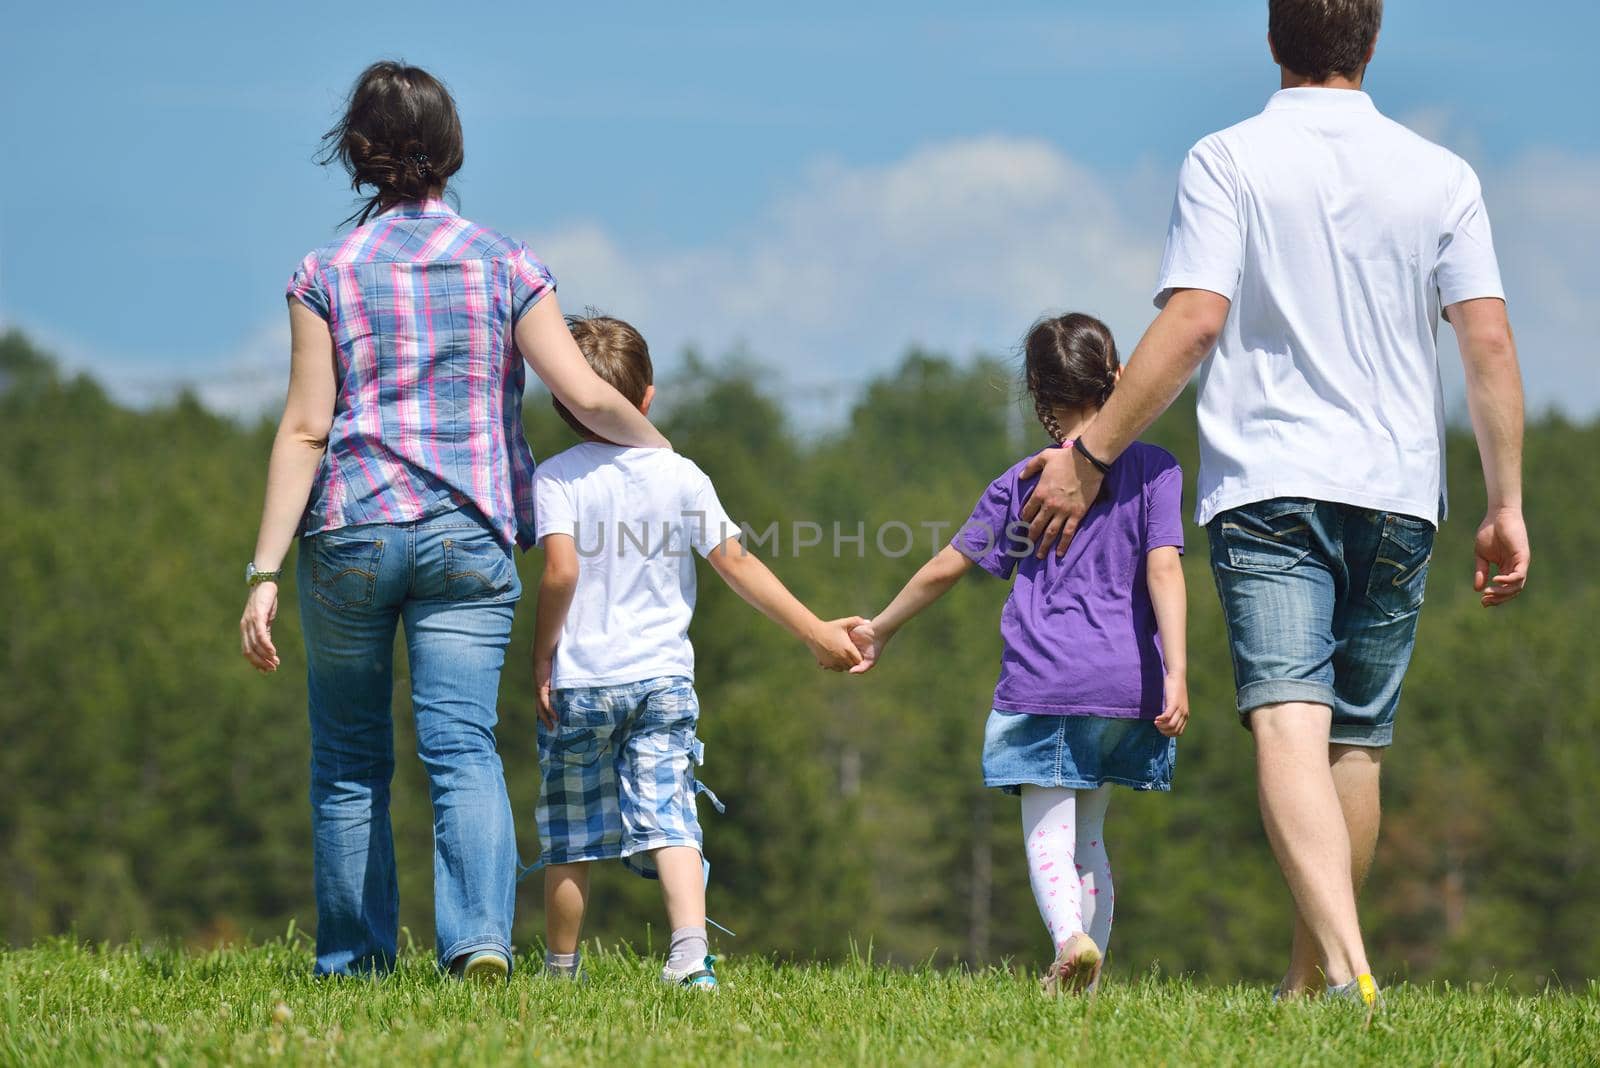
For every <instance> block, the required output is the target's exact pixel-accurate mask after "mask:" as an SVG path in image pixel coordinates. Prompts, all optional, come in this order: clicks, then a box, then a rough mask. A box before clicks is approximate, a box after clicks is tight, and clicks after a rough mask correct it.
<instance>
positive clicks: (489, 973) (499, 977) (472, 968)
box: [456, 949, 511, 983]
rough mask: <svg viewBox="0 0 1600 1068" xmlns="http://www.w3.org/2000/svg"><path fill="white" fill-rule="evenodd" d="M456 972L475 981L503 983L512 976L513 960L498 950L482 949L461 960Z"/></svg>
mask: <svg viewBox="0 0 1600 1068" xmlns="http://www.w3.org/2000/svg"><path fill="white" fill-rule="evenodd" d="M457 959H458V960H460V958H457ZM456 974H457V975H458V976H460V977H461V978H462V979H465V980H469V981H471V982H475V983H503V982H505V981H506V980H507V979H509V978H511V962H510V961H508V960H506V958H505V955H504V954H503V953H500V952H498V951H496V950H493V949H480V950H478V952H476V953H474V954H472V955H471V956H468V957H467V958H466V959H465V960H461V961H460V969H459V970H458V971H457V972H456Z"/></svg>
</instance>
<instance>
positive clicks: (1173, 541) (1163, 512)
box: [1144, 456, 1183, 553]
mask: <svg viewBox="0 0 1600 1068" xmlns="http://www.w3.org/2000/svg"><path fill="white" fill-rule="evenodd" d="M1164 459H1165V461H1166V462H1165V464H1164V465H1163V466H1162V467H1160V468H1159V469H1158V470H1157V471H1156V473H1155V476H1154V477H1153V478H1151V479H1149V481H1147V482H1146V483H1145V487H1144V551H1145V552H1149V551H1150V550H1152V549H1160V548H1162V547H1163V546H1167V545H1171V546H1175V547H1176V548H1177V550H1178V551H1179V552H1180V553H1181V552H1183V468H1181V467H1179V466H1178V462H1177V461H1176V460H1174V459H1172V457H1170V456H1164Z"/></svg>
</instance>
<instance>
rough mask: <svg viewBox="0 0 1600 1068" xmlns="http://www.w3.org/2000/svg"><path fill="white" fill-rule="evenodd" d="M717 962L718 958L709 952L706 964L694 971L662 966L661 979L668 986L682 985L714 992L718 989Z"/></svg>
mask: <svg viewBox="0 0 1600 1068" xmlns="http://www.w3.org/2000/svg"><path fill="white" fill-rule="evenodd" d="M716 963H717V958H716V957H714V956H712V955H710V954H709V953H708V954H706V959H705V964H704V965H702V966H701V967H699V968H696V969H694V970H693V971H688V972H675V971H673V970H672V969H671V968H662V969H661V981H662V982H663V983H666V984H667V985H668V986H681V987H686V988H687V989H689V990H704V991H707V992H710V993H714V992H715V991H716V990H717V971H716V968H715V965H716Z"/></svg>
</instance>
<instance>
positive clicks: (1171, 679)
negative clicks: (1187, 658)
mask: <svg viewBox="0 0 1600 1068" xmlns="http://www.w3.org/2000/svg"><path fill="white" fill-rule="evenodd" d="M1165 691H1166V693H1165V697H1164V699H1163V700H1162V702H1161V715H1159V716H1157V717H1156V730H1158V731H1160V732H1161V733H1162V734H1164V735H1166V736H1167V737H1168V738H1176V737H1177V736H1178V735H1180V734H1182V733H1183V728H1185V727H1187V726H1188V725H1189V679H1188V676H1187V675H1186V674H1185V673H1184V672H1182V671H1169V672H1167V681H1166V686H1165Z"/></svg>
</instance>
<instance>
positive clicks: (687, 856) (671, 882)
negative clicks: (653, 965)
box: [652, 846, 710, 974]
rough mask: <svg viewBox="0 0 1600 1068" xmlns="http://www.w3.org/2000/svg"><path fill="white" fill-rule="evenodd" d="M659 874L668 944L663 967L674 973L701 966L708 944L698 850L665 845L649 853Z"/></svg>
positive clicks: (692, 969)
mask: <svg viewBox="0 0 1600 1068" xmlns="http://www.w3.org/2000/svg"><path fill="white" fill-rule="evenodd" d="M652 856H653V858H654V860H655V864H656V872H657V874H659V875H660V877H661V897H662V900H663V901H664V902H665V903H666V906H667V924H668V925H669V926H670V927H671V928H672V943H671V945H670V946H669V947H668V950H667V970H668V971H670V972H674V973H678V974H686V973H689V972H695V971H699V970H700V969H701V968H702V967H704V966H705V959H706V955H707V954H708V953H709V952H710V943H709V941H708V939H707V936H706V879H705V868H704V862H703V860H702V858H701V856H700V851H699V850H698V849H694V848H691V847H689V846H667V847H666V848H664V849H657V850H656V851H655V852H654V853H653V854H652Z"/></svg>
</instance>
